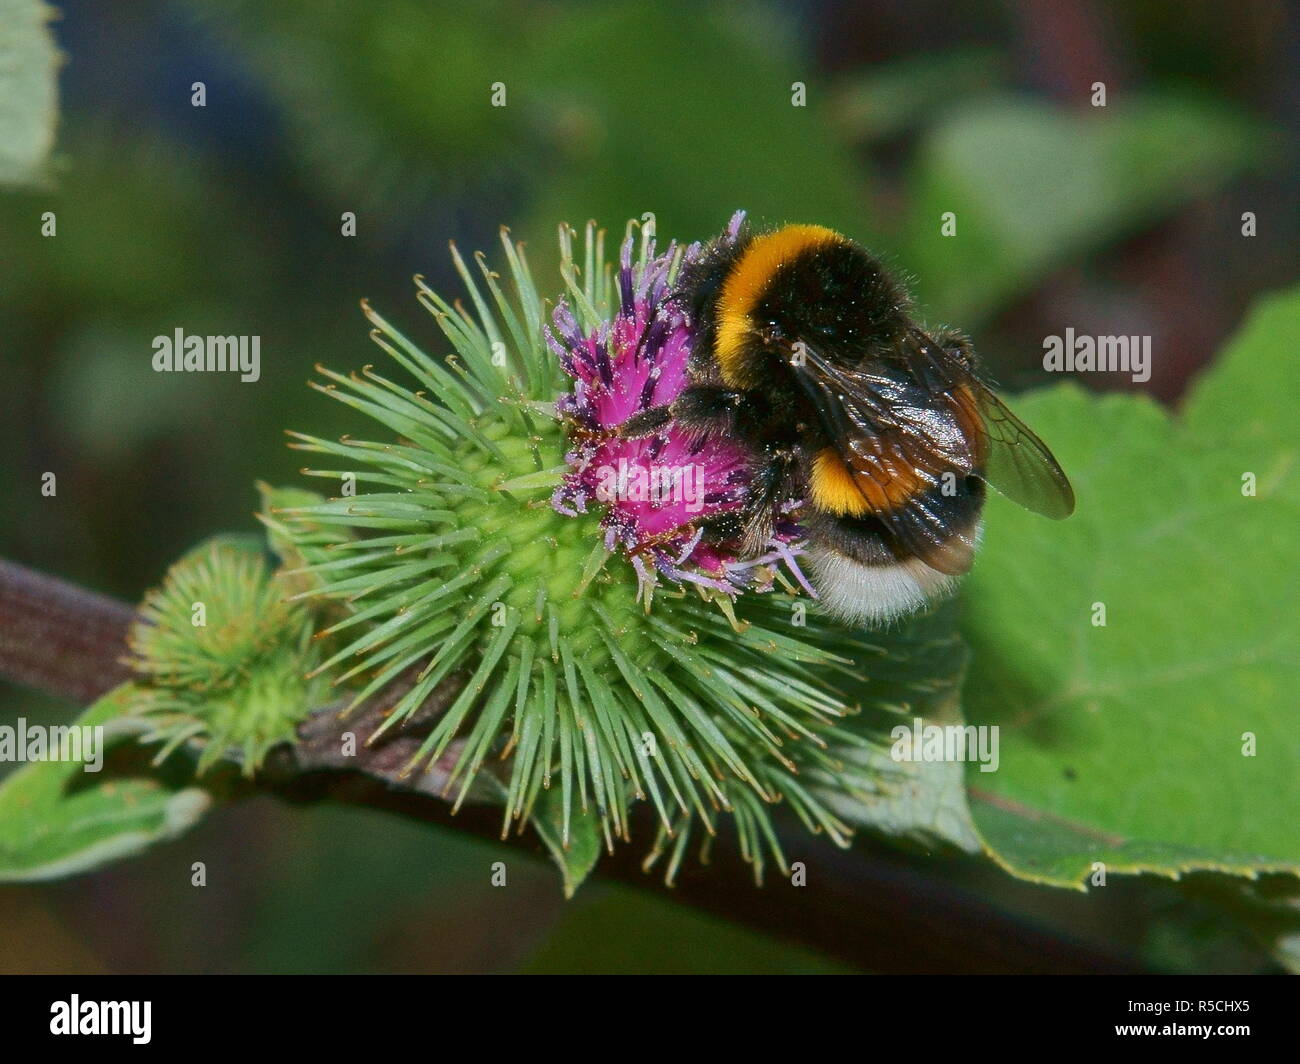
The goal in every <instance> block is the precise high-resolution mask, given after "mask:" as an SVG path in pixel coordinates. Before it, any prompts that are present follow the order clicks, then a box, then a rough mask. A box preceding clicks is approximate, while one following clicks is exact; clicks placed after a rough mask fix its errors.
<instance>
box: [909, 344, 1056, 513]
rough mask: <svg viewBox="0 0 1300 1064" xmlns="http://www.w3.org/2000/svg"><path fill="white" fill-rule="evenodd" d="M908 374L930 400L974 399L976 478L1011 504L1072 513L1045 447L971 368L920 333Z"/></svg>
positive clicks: (1039, 509)
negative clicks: (945, 397) (977, 436)
mask: <svg viewBox="0 0 1300 1064" xmlns="http://www.w3.org/2000/svg"><path fill="white" fill-rule="evenodd" d="M904 359H905V361H906V364H907V368H908V371H909V373H910V374H911V375H912V376H913V377H915V378H916V380H917V381H918V382H919V383H921V384H922V385H924V386H925V387H926V388H927V389H928V390H929V391H930V393H931V394H932V395H939V394H944V395H949V396H961V397H965V396H970V397H971V398H972V399H973V400H974V405H975V407H976V409H977V411H978V415H979V417H978V423H979V428H978V430H977V431H979V434H980V435H981V436H982V437H983V439H982V441H979V442H977V441H971V442H972V443H973V444H975V445H976V446H975V448H974V449H975V451H976V452H977V453H978V454H979V458H980V466H981V468H980V469H979V470H978V471H977V475H978V476H979V477H980V478H981V479H982V480H984V481H985V482H986V483H987V484H989V485H991V486H992V487H994V488H996V489H997V490H998V491H999V492H1001V493H1002V494H1003V495H1005V496H1006V497H1007V498H1008V499H1010V500H1011V501H1012V502H1016V503H1019V504H1020V505H1021V506H1023V507H1025V508H1026V509H1028V510H1033V511H1034V512H1035V513H1040V514H1042V515H1043V516H1045V517H1050V518H1053V519H1054V520H1060V519H1061V518H1064V517H1069V516H1070V514H1072V513H1074V489H1073V488H1071V487H1070V480H1069V478H1068V477H1067V476H1066V475H1065V472H1064V470H1062V469H1061V466H1060V463H1058V462H1057V461H1056V457H1055V456H1054V455H1053V454H1052V452H1051V451H1050V450H1048V448H1047V445H1046V444H1045V443H1043V441H1042V440H1040V439H1039V438H1038V436H1037V435H1035V434H1034V432H1033V431H1032V430H1031V429H1030V428H1029V427H1028V426H1027V425H1025V423H1024V422H1023V421H1021V420H1020V419H1019V418H1018V417H1016V415H1015V414H1013V413H1012V412H1011V411H1010V410H1009V409H1007V405H1006V404H1005V403H1004V402H1002V400H1001V399H999V398H998V397H997V396H996V395H995V394H994V393H993V391H992V389H991V388H989V386H988V385H987V384H985V383H984V382H983V381H982V380H980V379H979V377H978V376H976V374H975V373H974V372H973V370H972V369H971V367H970V366H969V365H967V364H966V363H964V362H962V361H961V360H960V359H958V358H956V357H954V356H953V355H952V354H950V353H949V352H948V351H946V350H944V348H943V347H941V346H940V345H939V344H937V343H935V341H934V340H933V339H931V338H930V337H929V336H927V335H926V334H925V333H923V332H922V331H921V330H920V329H916V328H913V329H911V330H910V342H908V343H906V344H905V346H904Z"/></svg>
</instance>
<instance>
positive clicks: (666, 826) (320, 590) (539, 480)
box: [268, 221, 870, 874]
mask: <svg viewBox="0 0 1300 1064" xmlns="http://www.w3.org/2000/svg"><path fill="white" fill-rule="evenodd" d="M736 224H738V221H737V223H736ZM732 231H733V233H734V232H735V228H734V225H733V230H732ZM634 234H635V228H634V226H632V225H629V227H628V235H627V239H626V240H625V241H624V242H623V244H622V249H621V255H620V261H619V262H618V264H617V266H615V265H614V264H612V263H607V262H606V261H605V253H604V236H603V233H601V232H599V231H597V230H596V228H595V226H594V225H589V226H588V227H587V232H586V240H585V244H584V246H583V248H582V250H581V255H580V257H579V256H575V254H574V248H573V240H572V237H573V234H572V233H571V231H569V230H567V229H562V230H561V253H562V255H561V257H562V265H561V274H562V277H563V281H564V285H565V294H564V297H563V299H562V300H561V301H560V302H559V303H558V305H557V306H556V307H555V308H554V310H553V311H551V310H548V308H547V307H546V305H545V304H544V303H543V301H542V299H541V298H540V296H539V294H538V291H537V287H536V285H535V283H534V280H533V278H532V276H531V274H530V271H529V270H528V267H527V265H526V263H525V260H524V254H523V248H522V246H521V245H516V244H514V243H512V242H511V240H510V239H509V237H508V234H506V233H505V232H504V231H503V233H502V249H503V253H504V261H505V263H506V266H507V269H506V277H505V279H504V280H503V279H502V277H501V275H499V274H498V273H497V272H495V271H493V270H492V269H490V268H489V266H488V265H487V262H486V260H485V259H483V258H482V257H481V256H480V257H478V258H477V260H476V264H477V267H478V269H477V271H472V270H471V269H470V268H469V267H468V266H467V264H466V263H465V262H464V261H463V260H462V258H461V257H460V256H459V255H458V254H457V253H456V252H455V249H454V248H453V258H454V261H455V263H456V267H457V270H458V271H459V273H460V276H461V278H462V280H463V281H464V283H465V286H466V290H467V293H468V305H463V304H462V303H461V302H459V301H456V302H449V301H447V300H446V299H444V298H443V297H442V296H440V295H438V294H437V293H436V292H434V291H433V290H432V289H430V288H429V287H428V286H427V285H425V283H424V282H423V281H422V280H421V279H419V278H417V286H418V296H419V300H420V302H421V303H422V304H423V305H424V306H425V308H426V309H428V310H429V311H430V312H431V313H432V314H433V316H434V318H435V320H436V321H437V323H438V325H439V326H440V327H441V329H442V332H443V333H444V335H445V336H446V338H447V340H448V341H449V342H450V345H451V347H452V348H453V353H452V354H450V355H448V356H447V357H446V358H434V357H431V356H429V355H427V354H425V353H424V352H423V351H422V350H420V348H419V347H417V346H416V345H415V344H414V343H413V342H412V341H411V340H409V339H407V337H406V336H404V335H403V334H402V333H401V332H400V331H398V330H397V329H396V328H395V327H394V326H393V325H392V324H390V323H389V322H388V321H387V320H385V319H384V318H382V317H380V315H379V314H377V313H376V312H375V311H373V310H372V309H370V308H369V307H368V306H367V307H366V308H365V309H366V313H367V316H368V317H369V319H370V321H371V323H372V324H373V326H374V330H373V332H372V333H371V336H372V338H373V339H374V340H375V342H376V343H377V344H378V345H379V346H380V348H382V349H383V351H384V352H385V353H386V354H387V355H388V356H390V358H391V359H392V361H393V362H394V363H395V364H396V368H397V369H398V370H399V371H402V372H405V373H407V374H409V375H410V376H411V377H413V378H414V379H415V380H416V381H417V382H418V386H417V388H416V389H413V388H411V387H409V386H408V385H407V384H404V383H401V382H400V381H398V380H394V379H392V378H390V377H389V376H387V375H385V374H383V373H381V372H379V371H378V370H376V369H374V368H372V367H369V366H367V367H366V368H364V369H363V370H361V371H360V372H359V373H354V374H351V375H343V374H338V373H334V372H332V371H330V370H326V369H321V371H320V372H321V373H322V374H323V375H324V376H325V377H326V379H327V383H326V384H324V385H318V386H317V387H319V388H320V389H321V390H322V391H324V392H325V393H326V394H327V395H329V396H331V397H333V398H335V399H337V400H339V401H341V402H344V403H346V404H348V405H349V406H351V407H353V408H354V409H355V410H356V411H357V412H358V413H359V414H361V415H363V416H365V417H367V418H369V419H371V421H372V422H373V423H376V425H377V426H378V427H381V428H382V429H383V430H385V431H384V432H383V433H382V434H381V435H380V436H379V437H378V438H377V439H373V440H364V439H358V438H354V437H351V436H348V437H344V438H343V439H342V440H337V441H335V440H326V439H321V438H318V437H314V436H307V435H303V434H299V433H293V434H291V435H293V437H294V441H295V442H294V444H293V445H294V446H296V447H298V448H299V449H301V450H303V451H306V452H311V453H313V454H315V455H319V456H322V457H324V458H325V459H327V461H325V462H324V463H322V464H319V465H318V466H316V467H314V468H311V469H308V470H305V472H307V473H308V474H310V475H312V476H315V477H319V478H322V479H323V480H325V481H328V482H331V483H332V485H333V489H332V492H331V494H332V495H333V496H334V497H333V498H328V499H326V498H320V497H317V498H316V499H314V500H305V501H304V500H301V499H299V500H297V503H298V504H295V505H283V504H282V505H280V506H279V507H276V512H275V513H274V514H271V515H268V519H269V520H272V521H274V522H275V524H276V526H277V527H278V528H281V529H283V530H285V531H286V534H287V535H288V536H289V537H290V539H291V541H293V542H292V545H293V548H294V549H293V555H294V556H295V557H296V558H298V559H299V560H300V564H299V570H300V571H299V572H298V573H297V575H296V577H295V576H294V574H288V575H289V577H290V578H294V579H297V580H300V581H306V583H304V584H301V585H300V586H301V587H302V588H303V590H302V592H301V595H300V598H301V599H303V600H304V601H307V602H309V603H311V604H312V606H313V609H314V610H315V611H316V616H317V617H318V618H319V622H318V623H319V627H320V630H319V632H318V636H317V638H318V645H320V646H322V647H323V648H324V649H323V651H322V658H323V660H322V663H321V665H320V666H319V668H318V669H317V670H316V673H317V675H320V676H322V677H324V678H327V679H329V680H331V681H332V683H333V684H334V685H335V687H336V688H339V689H342V690H343V691H345V692H347V693H348V695H349V696H350V701H351V703H352V704H354V705H355V704H357V703H359V702H361V701H362V700H363V699H367V698H370V697H372V696H373V697H380V698H383V697H389V698H390V699H391V712H390V713H389V715H388V718H387V722H386V725H385V728H396V727H399V726H402V725H403V722H406V721H410V720H411V718H412V717H413V715H414V714H415V713H416V712H417V710H419V709H420V708H421V707H422V706H424V705H425V704H426V700H428V699H429V698H430V696H431V695H433V694H434V693H435V691H436V692H437V693H438V695H439V700H438V704H439V705H440V706H445V707H446V708H445V709H443V710H442V712H441V713H440V714H438V715H436V716H433V718H432V722H431V723H430V722H429V720H427V719H426V718H428V717H429V716H430V714H427V713H426V714H421V717H420V721H421V722H422V725H423V727H424V728H425V729H426V730H427V737H426V738H424V741H423V744H422V746H421V748H420V750H419V753H418V754H417V755H416V756H415V758H414V759H413V760H412V762H411V763H410V765H409V766H408V767H409V769H410V770H411V771H414V770H415V769H417V768H418V767H420V766H421V765H422V764H426V763H428V762H429V761H430V760H432V759H437V760H438V761H439V764H440V766H442V767H443V769H444V771H445V778H446V780H447V788H448V793H450V794H454V796H455V798H456V801H457V803H459V802H460V801H463V800H470V801H476V800H483V801H495V802H498V803H499V804H500V805H501V806H502V807H503V810H504V813H503V828H504V829H508V828H509V827H510V826H511V825H512V824H515V823H517V824H518V825H519V826H520V828H521V829H522V827H523V825H524V824H526V823H527V822H530V821H531V822H532V823H534V824H535V825H537V826H538V827H539V831H542V833H543V835H544V837H546V836H547V835H548V833H549V835H550V837H552V838H553V839H554V840H555V841H554V845H553V850H554V851H555V852H556V856H557V857H558V858H559V859H560V861H561V864H562V865H563V864H564V863H565V855H566V854H570V853H572V852H574V851H576V850H578V849H581V848H582V847H583V846H584V845H586V844H585V843H584V842H582V840H583V839H584V838H587V837H588V836H589V837H590V840H591V842H593V843H594V840H595V839H597V838H599V837H601V836H603V838H604V841H605V844H606V845H607V846H612V845H613V844H614V842H615V840H616V839H627V838H629V837H630V836H631V834H632V810H633V807H634V806H635V804H636V803H638V802H644V803H646V804H647V805H648V806H649V807H650V809H652V810H653V813H652V815H653V816H654V817H655V818H656V819H657V820H658V824H659V829H658V830H659V834H658V840H657V842H656V843H655V846H654V850H653V854H652V856H653V855H657V854H660V853H668V854H670V857H669V861H668V866H669V871H670V874H671V871H672V870H673V869H675V868H676V867H677V864H678V862H679V861H680V859H681V856H682V853H683V851H684V848H685V847H686V845H687V843H688V839H689V838H690V837H691V835H692V833H695V834H697V835H698V834H700V832H701V831H702V832H703V834H704V835H705V836H706V837H707V836H709V835H712V834H713V833H714V832H715V830H716V829H717V826H718V823H719V818H720V817H721V816H722V815H725V814H731V815H732V816H733V817H734V819H735V824H736V827H737V829H738V831H739V833H740V838H741V842H742V849H743V851H744V852H745V853H746V855H747V856H748V858H749V859H750V860H751V861H753V862H754V864H755V867H756V869H757V868H761V866H762V862H763V859H764V855H765V854H773V855H774V856H775V857H776V859H777V861H778V862H779V863H781V864H782V865H784V858H782V856H781V854H780V849H779V847H778V846H777V844H776V836H775V833H774V832H773V830H772V827H771V824H770V822H769V812H770V809H771V807H772V806H773V805H774V804H775V803H778V802H783V803H784V804H785V805H786V807H787V808H790V809H791V810H792V811H793V813H794V814H795V815H796V816H797V817H799V818H800V819H801V820H802V821H803V822H804V823H805V824H806V825H807V827H808V828H809V829H811V830H813V831H825V832H828V833H829V834H830V835H831V836H832V837H834V838H836V839H837V840H839V841H841V842H842V841H844V840H845V838H846V836H847V828H846V826H845V824H844V823H843V822H842V821H841V820H840V818H839V817H838V816H836V815H835V814H834V813H833V812H832V811H831V803H830V802H829V801H827V800H826V798H825V794H824V792H823V791H822V790H819V787H818V785H817V782H816V781H818V780H821V781H823V782H824V781H825V780H827V779H833V778H835V776H836V774H837V772H838V770H839V768H840V762H839V759H838V757H836V756H833V755H832V753H830V752H829V745H828V741H827V737H828V735H829V734H830V733H831V732H832V731H835V732H836V733H838V732H839V731H840V729H838V728H834V727H833V725H834V724H835V722H836V721H837V720H838V719H839V718H841V717H842V716H844V715H845V714H846V713H847V712H849V711H850V709H851V706H850V704H849V702H848V700H847V699H846V697H845V696H844V694H843V691H842V689H841V687H840V686H839V682H840V681H842V680H843V679H844V678H845V676H846V675H856V672H855V670H854V667H853V664H852V663H853V662H854V660H855V659H858V658H860V657H861V656H862V655H863V654H864V653H869V652H870V650H869V648H866V647H865V646H864V645H863V644H862V643H860V642H858V640H857V637H856V636H854V635H853V634H852V633H850V632H847V631H845V630H844V629H841V628H838V627H836V626H834V625H831V624H829V623H828V622H826V621H825V620H823V619H822V618H820V616H819V615H817V614H816V613H815V612H809V613H808V614H807V617H806V619H805V618H804V616H803V613H804V610H805V607H806V603H807V599H806V598H798V599H797V598H796V595H795V592H797V591H798V578H797V576H794V577H793V579H791V574H795V573H797V567H795V566H794V554H793V551H792V548H791V544H792V542H793V541H794V539H795V537H796V535H797V529H796V528H794V526H793V525H791V524H790V523H789V522H788V521H784V520H777V521H776V523H775V525H774V527H775V528H776V532H775V534H774V536H773V540H772V543H771V545H770V547H769V549H768V550H767V551H766V552H765V553H764V554H763V556H762V557H760V558H758V559H742V558H740V557H739V556H738V554H737V552H736V550H735V547H734V545H733V544H731V543H730V542H729V541H728V539H727V537H726V535H725V534H719V533H718V532H717V531H716V526H715V523H716V522H717V521H718V519H719V518H722V517H725V515H726V514H727V513H728V512H729V511H730V510H732V509H734V508H736V507H737V506H738V505H739V503H740V498H741V494H742V492H743V489H744V487H745V478H746V476H747V473H746V469H745V465H744V463H743V461H742V459H741V456H740V455H739V454H738V453H737V452H736V451H735V450H734V448H732V447H731V446H730V445H729V444H727V443H726V441H723V440H716V439H698V438H691V437H690V436H689V435H687V434H685V433H683V432H681V431H680V430H678V429H677V428H676V427H674V426H671V425H670V426H668V427H667V428H666V429H665V430H664V431H661V432H658V433H656V434H654V435H652V436H649V437H646V438H644V439H637V440H630V439H625V438H623V437H622V436H620V435H619V434H618V433H617V432H616V431H615V430H616V429H617V427H618V426H619V425H620V424H622V423H623V422H624V421H625V420H626V419H627V418H628V416H629V415H631V414H632V413H634V412H636V411H639V410H644V409H647V408H649V407H651V406H655V405H659V404H662V403H664V402H667V401H668V400H670V399H672V398H673V397H674V396H676V395H677V393H678V392H680V391H681V390H682V388H683V387H684V385H685V383H686V365H687V359H688V357H689V355H690V348H691V343H692V332H691V322H690V321H689V319H688V317H687V316H686V312H685V310H684V309H683V308H682V307H681V306H680V305H678V303H677V302H675V301H674V299H673V283H674V278H675V277H676V275H677V273H678V271H679V270H680V268H681V266H682V264H683V262H685V261H689V260H690V259H691V257H692V256H694V255H697V254H699V249H698V247H694V246H692V247H688V248H681V247H679V246H677V245H670V246H669V248H668V249H667V250H666V251H665V252H664V253H663V254H658V253H656V250H655V247H654V242H653V237H652V236H651V235H649V234H647V233H645V232H644V230H643V231H642V234H641V239H640V242H639V245H638V243H637V241H636V240H635V239H634ZM579 258H580V261H581V265H579ZM557 287H558V286H557ZM777 516H778V517H779V516H780V515H777ZM661 581H663V582H664V583H666V584H667V585H669V586H667V587H663V590H661V592H660V593H659V594H658V595H656V596H654V599H653V602H652V601H651V596H650V595H649V594H648V592H649V591H650V589H651V588H652V587H653V586H655V584H656V583H660V582H661ZM660 586H661V587H662V586H663V585H662V583H661V585H660ZM747 589H755V590H761V589H767V590H768V593H766V594H762V595H755V594H751V593H749V590H747ZM719 606H721V607H722V609H719ZM399 679H400V680H401V682H400V683H397V682H395V681H399ZM389 691H393V692H397V693H394V694H392V695H387V694H386V693H387V692H389ZM384 730H385V729H381V733H382V732H383V731H384ZM421 734H423V732H422V733H421ZM846 741H849V742H852V738H851V736H849V737H847V738H846ZM841 749H842V747H841ZM575 840H578V841H575Z"/></svg>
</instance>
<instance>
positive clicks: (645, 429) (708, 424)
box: [618, 384, 742, 440]
mask: <svg viewBox="0 0 1300 1064" xmlns="http://www.w3.org/2000/svg"><path fill="white" fill-rule="evenodd" d="M741 398H742V396H741V395H740V393H739V392H732V391H728V390H727V389H725V388H717V387H714V386H713V385H711V384H694V385H692V386H691V387H689V388H687V389H686V390H685V391H684V392H682V394H681V395H679V396H678V397H677V399H676V401H675V402H673V403H672V404H670V405H668V406H656V407H654V408H653V409H651V410H643V411H641V412H640V413H639V414H633V415H632V416H631V417H630V418H628V419H627V420H626V421H624V422H623V424H622V425H620V426H619V428H618V434H619V435H620V436H623V437H625V438H627V439H632V440H635V439H640V438H641V437H643V436H651V435H653V434H654V433H656V432H658V431H659V430H660V429H662V428H663V427H664V426H665V425H667V424H668V422H670V421H675V422H676V423H677V424H678V425H680V426H681V427H682V428H684V429H685V430H686V431H687V432H689V433H690V434H691V435H692V436H705V435H708V434H709V433H715V432H722V433H725V432H729V431H730V430H731V428H732V425H733V424H734V420H735V413H736V407H737V405H738V404H739V403H740V401H741Z"/></svg>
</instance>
